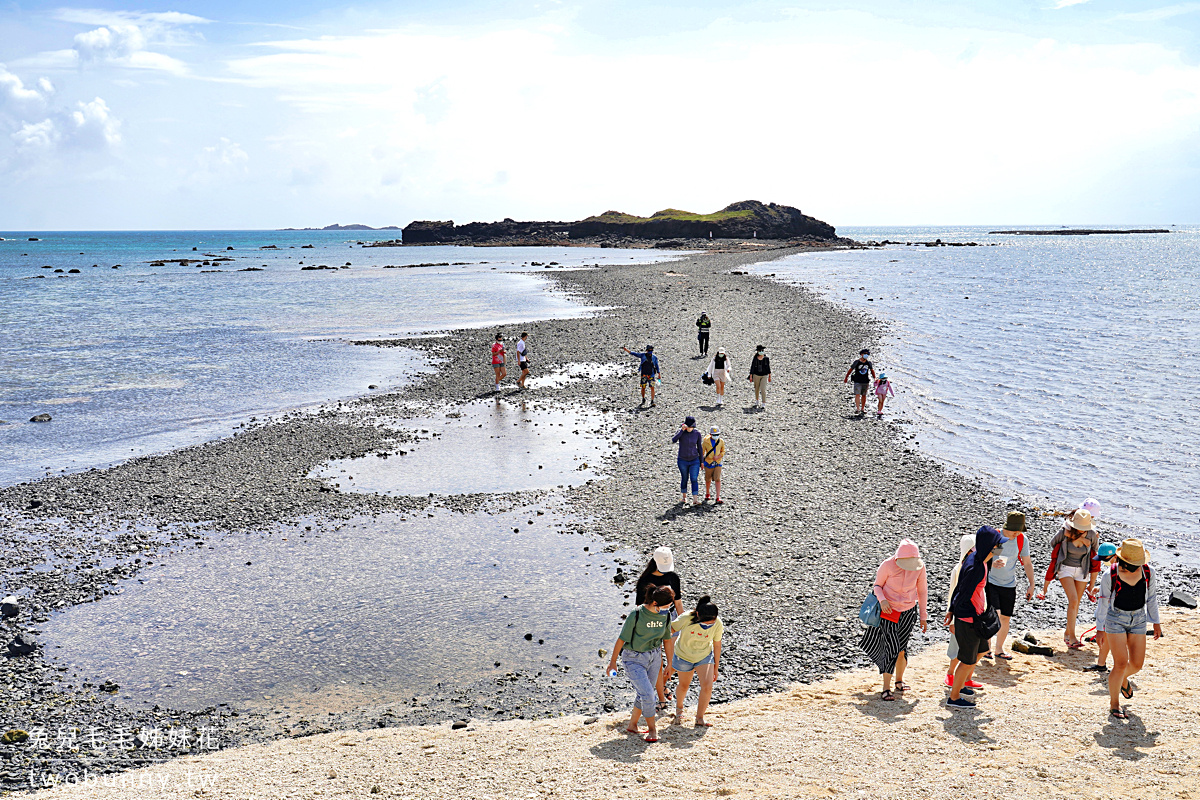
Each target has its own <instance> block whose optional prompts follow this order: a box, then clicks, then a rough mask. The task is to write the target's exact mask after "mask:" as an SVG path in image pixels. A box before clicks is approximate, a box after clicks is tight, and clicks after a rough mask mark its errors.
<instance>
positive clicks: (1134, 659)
mask: <svg viewBox="0 0 1200 800" xmlns="http://www.w3.org/2000/svg"><path fill="white" fill-rule="evenodd" d="M1148 560H1149V559H1148V558H1147V557H1146V547H1145V546H1144V545H1143V544H1142V542H1141V540H1140V539H1126V540H1125V541H1123V542H1121V546H1120V547H1118V548H1117V563H1116V564H1113V565H1112V566H1110V567H1107V568H1106V569H1104V570H1103V571H1102V572H1101V573H1100V604H1101V605H1103V606H1104V607H1105V608H1106V609H1107V613H1106V614H1105V618H1104V635H1105V638H1106V639H1107V640H1108V646H1109V649H1110V650H1111V651H1112V657H1113V668H1112V671H1110V672H1109V673H1108V713H1109V714H1110V715H1111V716H1112V717H1113V718H1115V719H1128V716H1127V715H1126V714H1125V712H1124V710H1122V709H1121V698H1122V697H1124V698H1126V699H1129V698H1131V697H1133V684H1132V683H1130V682H1129V679H1130V677H1132V676H1133V675H1134V674H1135V673H1137V672H1138V671H1139V670H1141V668H1142V665H1143V664H1144V663H1145V661H1146V622H1147V620H1149V622H1150V623H1151V624H1153V625H1154V638H1155V639H1157V638H1159V637H1161V636H1162V623H1161V620H1160V619H1159V616H1158V576H1157V575H1156V574H1155V572H1154V570H1152V569H1151V568H1150V565H1149V564H1148V563H1146V562H1147V561H1148Z"/></svg>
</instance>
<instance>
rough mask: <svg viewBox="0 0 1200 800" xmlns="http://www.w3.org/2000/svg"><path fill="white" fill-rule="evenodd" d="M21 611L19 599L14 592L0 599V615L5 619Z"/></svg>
mask: <svg viewBox="0 0 1200 800" xmlns="http://www.w3.org/2000/svg"><path fill="white" fill-rule="evenodd" d="M20 613H21V600H20V598H18V597H17V596H16V595H15V594H10V595H9V596H8V597H6V598H4V599H3V600H0V616H3V617H4V618H5V619H8V618H10V617H15V616H16V615H17V614H20Z"/></svg>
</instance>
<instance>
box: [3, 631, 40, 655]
mask: <svg viewBox="0 0 1200 800" xmlns="http://www.w3.org/2000/svg"><path fill="white" fill-rule="evenodd" d="M36 649H37V645H35V644H34V643H33V642H29V641H26V640H25V637H24V635H23V634H20V633H18V634H17V635H16V636H15V637H14V638H13V640H12V641H11V642H9V643H8V652H9V653H11V654H12V655H14V656H27V655H29V654H30V653H32V652H33V651H34V650H36Z"/></svg>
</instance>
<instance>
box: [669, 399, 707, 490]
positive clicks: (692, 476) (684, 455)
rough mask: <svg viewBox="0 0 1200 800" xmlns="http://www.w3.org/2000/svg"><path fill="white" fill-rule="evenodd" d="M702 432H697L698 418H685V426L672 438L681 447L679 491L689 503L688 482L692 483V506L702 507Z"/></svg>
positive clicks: (678, 460)
mask: <svg viewBox="0 0 1200 800" xmlns="http://www.w3.org/2000/svg"><path fill="white" fill-rule="evenodd" d="M700 439H701V436H700V431H698V430H696V418H695V417H684V420H683V424H682V425H680V426H679V430H678V431H676V433H675V435H674V436H672V437H671V441H672V442H675V443H677V444H678V445H679V454H678V456H677V457H676V463H677V464H678V465H679V491H680V492H681V493H682V495H683V498H682V499H681V500H680V501H679V502H680V503H687V499H688V496H687V490H688V481H689V480H690V481H691V483H692V505H694V506H698V505H700Z"/></svg>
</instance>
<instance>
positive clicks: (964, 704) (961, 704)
mask: <svg viewBox="0 0 1200 800" xmlns="http://www.w3.org/2000/svg"><path fill="white" fill-rule="evenodd" d="M974 707H975V704H974V703H973V702H971V701H970V700H968V699H966V698H965V697H960V698H958V699H957V700H951V699H950V698H949V697H947V698H946V708H959V709H963V708H965V709H967V710H970V709H972V708H974Z"/></svg>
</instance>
